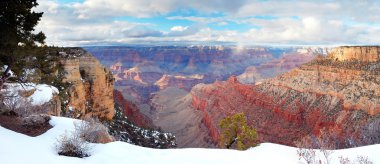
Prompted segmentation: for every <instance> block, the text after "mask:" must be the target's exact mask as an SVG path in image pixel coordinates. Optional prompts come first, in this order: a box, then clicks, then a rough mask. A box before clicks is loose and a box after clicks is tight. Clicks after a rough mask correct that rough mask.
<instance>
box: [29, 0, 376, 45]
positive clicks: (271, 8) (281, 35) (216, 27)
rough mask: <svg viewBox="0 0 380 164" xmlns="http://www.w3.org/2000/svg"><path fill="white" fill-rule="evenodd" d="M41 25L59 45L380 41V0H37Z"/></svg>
mask: <svg viewBox="0 0 380 164" xmlns="http://www.w3.org/2000/svg"><path fill="white" fill-rule="evenodd" d="M38 3H39V4H40V5H39V6H38V8H37V9H36V10H38V11H43V12H44V16H43V18H42V20H41V22H40V24H39V26H38V27H37V30H42V31H44V32H45V34H46V35H47V37H48V38H47V44H50V45H62V46H80V45H114V44H118V45H119V44H144V43H149V44H155V43H157V44H159V43H163V42H165V43H173V42H176V43H179V44H180V43H188V42H191V43H193V42H197V43H200V44H202V43H205V44H206V43H232V44H243V45H274V44H276V45H277V44H280V45H352V44H366V45H376V44H378V43H379V42H380V37H377V36H379V35H380V23H374V22H380V16H379V14H377V12H378V9H379V8H380V3H379V2H378V1H331V0H326V1H294V0H289V1H271V0H265V1H263V0H257V1H255V0H234V1H231V0H187V1H183V0H39V1H38Z"/></svg>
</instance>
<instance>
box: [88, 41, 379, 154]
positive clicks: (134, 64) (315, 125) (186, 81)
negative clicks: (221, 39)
mask: <svg viewBox="0 0 380 164" xmlns="http://www.w3.org/2000/svg"><path fill="white" fill-rule="evenodd" d="M86 49H87V50H88V51H89V52H92V53H93V54H94V55H95V56H96V57H97V58H99V60H100V61H101V62H102V63H103V64H105V65H107V66H108V67H109V68H110V69H111V71H112V72H113V74H114V78H115V88H116V89H117V90H118V91H120V93H121V94H122V95H123V97H124V98H125V100H124V101H125V102H126V103H128V104H131V106H135V109H134V111H135V112H134V115H138V116H133V115H132V114H129V116H130V118H131V119H132V120H133V119H135V117H136V118H138V119H135V120H149V121H143V122H144V123H146V122H150V126H151V127H156V128H157V127H159V128H161V129H162V130H164V131H165V132H171V133H173V134H174V135H175V136H176V139H177V142H178V146H179V147H217V146H218V141H219V137H220V136H219V135H220V129H219V127H218V122H219V121H220V120H221V119H222V118H224V117H225V116H229V115H233V114H236V113H239V112H244V113H246V114H247V118H248V123H249V125H251V126H252V127H255V128H256V129H257V130H258V133H259V134H260V140H261V141H262V142H273V143H280V144H285V145H291V146H294V142H295V141H298V140H300V139H302V138H303V137H305V136H307V135H310V134H313V135H319V133H320V131H321V130H326V131H334V133H336V134H335V135H336V136H338V137H339V138H340V139H339V142H338V143H337V145H336V146H337V147H341V148H343V147H352V145H350V144H353V143H349V141H348V138H349V139H351V140H350V141H351V142H354V141H356V140H357V142H359V138H360V137H362V133H363V129H365V128H366V127H367V126H369V125H371V124H373V123H374V122H376V117H377V114H378V111H379V109H378V105H377V101H378V97H377V94H378V91H377V90H378V89H377V85H378V83H377V81H376V70H377V68H378V67H377V60H378V49H377V47H365V46H364V47H337V48H302V47H298V48H297V47H295V48H294V47H293V48H292V47H290V48H281V47H280V48H278V47H277V48H276V47H248V48H241V47H228V46H219V47H218V46H188V47H88V48H86ZM194 63H197V64H194ZM357 67H358V68H357ZM189 68H191V69H189ZM358 87H360V88H361V89H358ZM353 93H355V94H353ZM136 113H137V114H136ZM136 123H137V124H140V125H142V122H141V121H140V122H139V121H137V122H136ZM350 137H351V138H350ZM355 143H356V142H355ZM360 144H369V143H360Z"/></svg>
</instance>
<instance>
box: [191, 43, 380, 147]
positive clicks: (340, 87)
mask: <svg viewBox="0 0 380 164" xmlns="http://www.w3.org/2000/svg"><path fill="white" fill-rule="evenodd" d="M376 48H377V47H376ZM338 49H340V48H338ZM349 49H350V48H349ZM354 49H356V48H354ZM333 51H337V50H333ZM344 54H346V53H344ZM330 56H331V54H330ZM369 56H370V55H369ZM369 56H368V58H366V59H361V60H363V61H364V62H363V61H357V60H356V61H353V60H351V61H340V60H331V58H322V59H316V60H314V61H312V62H310V63H308V64H304V65H302V66H301V67H299V68H296V69H293V70H292V71H290V72H288V73H285V74H283V75H281V76H278V77H276V78H274V79H271V80H268V81H266V82H263V83H262V84H260V85H244V84H241V83H239V82H238V81H237V80H236V77H231V78H230V79H229V80H228V81H226V82H215V83H213V84H210V85H203V84H201V85H197V86H195V87H194V88H193V89H192V91H191V95H192V106H193V108H195V109H197V110H200V111H202V112H203V113H204V118H203V119H204V120H205V121H204V123H205V125H206V126H207V127H208V129H209V135H210V136H211V137H212V138H213V139H214V140H215V141H218V133H219V129H218V126H217V125H218V123H219V121H220V120H221V119H222V118H223V117H225V116H228V115H232V114H235V113H239V112H244V113H246V115H247V120H248V124H249V125H251V126H253V127H254V128H256V129H257V130H258V133H259V137H260V140H261V141H265V142H274V143H281V144H286V145H293V143H294V141H297V140H299V139H301V138H302V137H304V136H306V135H309V134H315V135H319V133H320V130H321V129H327V130H331V131H334V132H335V133H337V135H338V138H339V139H338V140H339V141H340V143H341V144H340V146H341V147H346V146H349V145H345V141H346V139H347V138H349V137H352V136H353V137H355V136H360V135H361V133H362V129H363V127H364V126H366V125H367V124H368V122H370V121H373V120H374V119H377V118H379V115H380V108H379V107H380V99H379V97H380V89H379V88H380V76H379V71H380V70H379V69H380V68H379V67H378V66H377V65H378V64H379V63H378V62H370V61H374V59H373V57H369ZM345 58H347V59H348V58H351V57H345Z"/></svg>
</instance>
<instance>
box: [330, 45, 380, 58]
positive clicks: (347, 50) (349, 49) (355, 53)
mask: <svg viewBox="0 0 380 164" xmlns="http://www.w3.org/2000/svg"><path fill="white" fill-rule="evenodd" d="M329 58H331V59H334V60H339V61H346V60H358V61H362V62H376V61H378V60H380V47H378V46H343V47H339V48H335V49H334V50H333V51H332V52H330V54H329Z"/></svg>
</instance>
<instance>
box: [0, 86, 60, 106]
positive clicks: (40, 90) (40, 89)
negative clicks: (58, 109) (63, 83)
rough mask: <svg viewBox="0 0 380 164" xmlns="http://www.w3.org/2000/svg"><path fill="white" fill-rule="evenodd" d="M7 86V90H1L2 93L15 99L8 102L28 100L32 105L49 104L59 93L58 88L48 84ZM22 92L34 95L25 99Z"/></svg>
mask: <svg viewBox="0 0 380 164" xmlns="http://www.w3.org/2000/svg"><path fill="white" fill-rule="evenodd" d="M5 86H6V89H3V90H1V91H0V92H1V93H2V94H4V95H6V96H9V97H13V98H12V99H7V101H12V102H13V101H14V102H21V101H25V100H26V101H29V102H31V104H32V105H42V104H44V103H47V102H49V101H50V100H51V99H52V98H53V95H57V94H58V93H59V91H58V89H57V88H55V87H53V86H51V85H47V84H33V83H23V84H20V83H5ZM20 91H33V93H32V94H31V95H30V96H28V97H24V96H21V95H20V93H21V92H20ZM21 99H23V100H21ZM12 102H9V103H12ZM5 103H7V102H5Z"/></svg>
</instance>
